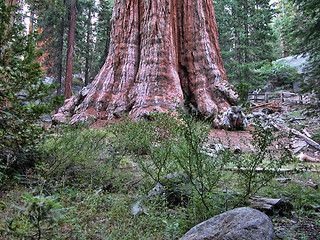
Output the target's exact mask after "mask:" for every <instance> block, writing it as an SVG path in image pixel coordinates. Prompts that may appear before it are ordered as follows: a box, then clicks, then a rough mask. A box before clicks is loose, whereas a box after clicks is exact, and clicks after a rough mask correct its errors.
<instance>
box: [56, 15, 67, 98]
mask: <svg viewBox="0 0 320 240" xmlns="http://www.w3.org/2000/svg"><path fill="white" fill-rule="evenodd" d="M64 20H65V17H63V19H62V21H61V24H60V34H59V46H58V55H57V69H56V71H57V72H56V74H57V75H56V76H57V83H58V87H57V95H58V96H61V90H62V65H63V43H64V29H65V26H64Z"/></svg>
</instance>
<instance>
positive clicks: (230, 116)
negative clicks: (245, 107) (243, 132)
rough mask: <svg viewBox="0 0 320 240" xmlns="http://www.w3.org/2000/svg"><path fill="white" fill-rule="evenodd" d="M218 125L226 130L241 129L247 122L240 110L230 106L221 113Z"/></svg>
mask: <svg viewBox="0 0 320 240" xmlns="http://www.w3.org/2000/svg"><path fill="white" fill-rule="evenodd" d="M220 125H221V126H222V127H223V128H226V129H229V130H231V129H243V128H246V127H247V125H248V121H247V118H246V116H245V115H244V113H243V112H242V110H241V108H240V107H238V106H232V107H231V108H229V109H228V110H227V111H226V112H224V113H223V115H222V119H221V122H220Z"/></svg>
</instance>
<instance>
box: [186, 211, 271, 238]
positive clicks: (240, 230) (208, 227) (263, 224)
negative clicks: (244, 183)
mask: <svg viewBox="0 0 320 240" xmlns="http://www.w3.org/2000/svg"><path fill="white" fill-rule="evenodd" d="M273 238H274V230H273V226H272V223H271V220H270V219H269V217H268V216H267V215H266V214H264V213H262V212H260V211H258V210H255V209H252V208H249V207H243V208H237V209H234V210H231V211H228V212H225V213H223V214H220V215H218V216H215V217H213V218H211V219H209V220H207V221H205V222H203V223H200V224H199V225H197V226H195V227H193V228H191V229H190V231H188V232H187V233H186V234H185V235H184V236H183V237H182V238H181V239H180V240H271V239H273Z"/></svg>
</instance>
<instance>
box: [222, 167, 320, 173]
mask: <svg viewBox="0 0 320 240" xmlns="http://www.w3.org/2000/svg"><path fill="white" fill-rule="evenodd" d="M223 170H225V171H234V172H242V171H252V169H251V168H237V167H226V168H223ZM254 171H255V172H258V173H259V172H278V173H301V172H315V173H320V170H318V169H294V168H293V169H292V168H281V169H273V168H271V169H270V168H256V169H254Z"/></svg>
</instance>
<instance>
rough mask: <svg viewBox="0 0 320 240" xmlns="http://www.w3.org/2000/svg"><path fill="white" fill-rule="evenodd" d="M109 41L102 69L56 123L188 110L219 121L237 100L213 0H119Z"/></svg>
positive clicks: (61, 112)
mask: <svg viewBox="0 0 320 240" xmlns="http://www.w3.org/2000/svg"><path fill="white" fill-rule="evenodd" d="M110 39H111V40H110V48H109V54H108V57H107V60H106V62H105V64H104V66H103V67H102V69H101V70H100V72H99V74H98V75H97V76H96V78H95V79H94V81H93V82H92V83H91V84H90V85H89V86H88V87H87V88H85V89H83V90H82V91H80V92H79V93H78V94H77V95H76V96H74V97H72V98H71V99H69V100H67V101H66V102H65V105H64V106H63V107H62V108H60V109H59V112H58V114H56V115H55V116H54V118H53V119H54V120H57V121H59V118H65V117H66V116H69V117H72V118H71V121H70V122H71V123H74V122H77V121H85V120H87V119H88V117H89V118H90V117H93V118H95V119H108V120H110V119H114V118H120V117H122V116H123V115H126V114H128V115H129V116H131V117H134V118H140V117H145V116H148V114H149V113H150V112H165V111H167V110H168V109H176V108H177V107H187V108H190V109H193V110H194V111H197V112H198V114H199V116H201V117H203V118H209V119H211V120H216V121H217V116H218V115H221V114H222V113H223V112H224V111H226V110H227V109H228V108H230V106H231V104H232V103H234V99H235V94H234V92H233V91H232V90H231V89H230V86H229V84H228V82H227V78H226V73H225V70H224V67H223V62H222V59H221V56H220V50H219V44H218V39H217V26H216V22H215V15H214V8H213V3H212V1H211V0H199V1H194V0H157V1H155V0H144V1H141V0H120V1H117V2H115V5H114V11H113V18H112V30H111V37H110Z"/></svg>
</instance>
